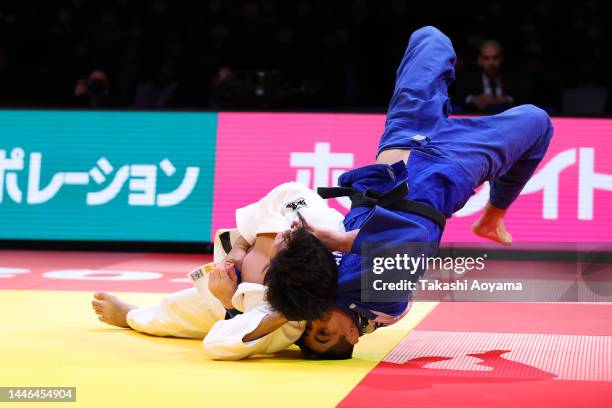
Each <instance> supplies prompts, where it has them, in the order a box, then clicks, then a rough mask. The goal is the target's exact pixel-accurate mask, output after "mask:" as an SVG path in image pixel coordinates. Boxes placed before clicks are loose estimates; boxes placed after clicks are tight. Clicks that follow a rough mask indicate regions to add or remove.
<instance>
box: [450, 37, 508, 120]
mask: <svg viewBox="0 0 612 408" xmlns="http://www.w3.org/2000/svg"><path fill="white" fill-rule="evenodd" d="M477 62H478V66H479V68H480V69H479V70H478V71H474V72H467V73H466V75H465V76H464V78H459V81H458V83H457V88H456V93H455V95H456V97H457V100H456V101H455V102H456V103H457V104H459V105H460V106H462V107H463V108H464V110H465V111H472V112H473V111H476V112H481V113H499V112H501V111H503V110H505V109H507V108H509V107H511V106H513V105H514V104H515V98H514V97H513V96H512V92H513V90H514V86H513V83H512V80H511V79H510V78H509V77H508V76H506V75H502V70H501V67H502V65H503V62H504V54H503V49H502V46H501V44H500V43H499V42H498V41H496V40H487V41H485V42H484V43H483V44H482V46H481V47H480V53H479V55H478V60H477Z"/></svg>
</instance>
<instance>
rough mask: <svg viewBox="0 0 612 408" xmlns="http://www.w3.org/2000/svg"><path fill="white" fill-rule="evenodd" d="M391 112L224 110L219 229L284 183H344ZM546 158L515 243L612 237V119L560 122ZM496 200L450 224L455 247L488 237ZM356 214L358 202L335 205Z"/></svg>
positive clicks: (512, 214) (520, 213)
mask: <svg viewBox="0 0 612 408" xmlns="http://www.w3.org/2000/svg"><path fill="white" fill-rule="evenodd" d="M384 120H385V117H384V115H376V114H307V113H297V114H296V113H219V117H218V127H217V156H216V164H215V187H214V203H213V223H212V231H215V230H216V229H218V228H231V227H234V226H235V224H236V223H235V219H234V210H235V209H236V208H238V207H241V206H244V205H247V204H249V203H251V202H254V201H256V200H258V199H259V198H261V197H262V196H263V195H265V194H266V193H267V192H268V191H269V190H271V189H272V188H273V187H274V186H276V185H278V184H280V183H284V182H287V181H300V182H302V183H304V184H306V185H308V186H309V187H311V188H315V187H323V186H332V185H336V182H337V179H338V177H339V176H340V174H342V172H344V171H346V170H348V169H351V168H354V167H358V166H362V165H366V164H371V163H373V162H374V155H375V152H376V147H377V146H378V139H379V137H380V135H381V133H382V131H383V128H384ZM553 124H554V127H555V136H554V138H553V141H552V144H551V146H550V149H549V151H548V154H547V156H546V158H545V159H544V160H543V162H542V163H541V165H540V167H539V168H538V169H537V171H536V173H535V175H534V177H533V178H532V179H531V181H530V182H529V183H528V185H527V186H526V187H525V189H524V190H523V192H522V194H521V196H520V197H519V199H518V200H517V201H516V202H515V203H514V205H513V206H512V207H511V210H510V211H509V214H508V216H507V222H506V225H507V227H508V229H509V231H510V232H511V233H512V235H513V237H514V241H515V242H608V241H612V120H608V119H573V118H554V119H553ZM487 198H488V185H486V184H485V185H484V186H482V187H481V188H480V189H479V190H478V191H477V194H476V195H474V196H473V197H472V198H471V199H470V201H469V202H468V203H467V204H466V206H465V207H464V208H463V209H462V210H461V211H459V212H458V213H456V214H455V215H454V216H453V218H452V219H451V220H449V222H448V224H447V229H446V232H445V234H444V237H443V241H446V242H474V241H480V240H479V239H478V238H477V237H475V236H473V235H472V233H471V231H470V226H471V224H472V223H473V222H474V220H475V219H476V218H477V216H478V214H479V213H480V212H481V211H482V209H483V207H484V205H485V203H486V201H487ZM331 205H332V206H334V207H335V208H337V209H339V210H341V211H342V212H346V211H347V209H348V206H349V203H348V202H347V201H345V200H343V199H341V200H336V199H333V200H331Z"/></svg>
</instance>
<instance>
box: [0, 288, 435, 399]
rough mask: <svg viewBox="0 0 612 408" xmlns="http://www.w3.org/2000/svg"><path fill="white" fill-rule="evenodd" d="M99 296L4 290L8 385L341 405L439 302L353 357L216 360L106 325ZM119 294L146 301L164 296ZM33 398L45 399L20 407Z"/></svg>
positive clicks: (197, 349) (197, 346)
mask: <svg viewBox="0 0 612 408" xmlns="http://www.w3.org/2000/svg"><path fill="white" fill-rule="evenodd" d="M91 295H92V294H91V293H89V292H62V291H13V290H3V291H0V322H1V324H2V331H1V334H0V367H1V370H0V386H21V387H25V386H40V387H44V386H46V387H52V386H56V387H59V386H65V387H68V386H74V387H77V403H76V404H75V403H54V405H53V406H63V405H66V406H72V407H74V406H83V407H105V408H113V407H124V406H125V407H130V406H132V407H172V406H175V407H196V406H197V407H221V406H225V407H240V406H245V407H247V406H266V405H267V406H280V405H283V406H291V407H297V406H310V407H328V406H334V405H335V404H337V403H338V402H339V401H340V400H341V399H342V398H343V397H344V396H345V395H346V394H347V393H348V392H349V391H351V390H352V389H353V387H354V386H355V385H356V384H357V383H358V382H359V381H360V380H361V379H362V378H363V377H364V376H365V375H366V374H367V373H368V372H369V371H370V370H371V369H372V368H373V367H374V366H375V365H376V363H378V361H380V360H381V359H382V358H383V357H384V356H385V354H387V353H388V352H389V351H390V350H391V349H392V348H393V347H394V346H395V345H396V344H397V343H399V341H400V340H401V339H402V338H403V337H405V336H406V334H407V333H408V332H409V331H410V330H411V329H412V328H413V327H414V326H415V325H416V324H417V323H418V322H419V321H420V320H422V319H423V318H424V317H425V316H426V315H427V314H428V313H429V312H430V311H431V310H432V309H433V308H434V307H435V305H436V304H435V303H416V304H415V305H414V306H413V309H412V310H411V311H410V313H409V314H408V316H406V318H404V319H403V320H402V321H401V322H399V323H398V324H396V325H394V326H391V327H388V328H384V329H380V330H378V331H377V332H375V333H373V334H370V335H367V336H365V337H363V338H362V339H361V341H360V343H359V345H358V346H357V348H356V349H355V358H353V359H352V360H348V361H304V360H301V359H300V352H299V351H298V350H297V349H295V350H286V351H285V352H283V353H281V354H278V355H276V356H275V357H274V358H269V357H267V356H262V357H261V358H259V357H256V358H251V359H249V360H244V361H237V362H219V361H212V360H210V359H208V357H207V356H206V354H205V352H204V350H203V348H202V347H201V341H200V340H184V339H174V338H158V337H152V336H147V335H143V334H140V333H136V332H134V331H131V330H127V329H118V328H113V327H111V326H107V325H104V324H103V323H101V322H99V321H98V320H97V318H96V316H95V314H94V313H93V311H92V310H91V307H90V300H91ZM119 295H120V297H121V298H123V299H125V300H127V301H128V302H130V303H133V304H136V305H142V306H145V305H149V304H153V303H155V302H158V301H159V300H160V299H161V298H162V297H163V296H164V295H163V294H144V293H121V294H119ZM4 405H6V404H0V406H4ZM29 405H32V406H40V403H32V404H30V403H20V404H19V405H18V406H19V407H26V406H29Z"/></svg>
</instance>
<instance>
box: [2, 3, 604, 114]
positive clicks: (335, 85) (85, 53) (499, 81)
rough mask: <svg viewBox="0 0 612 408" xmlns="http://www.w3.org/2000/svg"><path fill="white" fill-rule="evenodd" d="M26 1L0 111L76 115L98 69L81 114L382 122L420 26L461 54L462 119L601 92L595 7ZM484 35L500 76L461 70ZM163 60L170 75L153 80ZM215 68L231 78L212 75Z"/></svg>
mask: <svg viewBox="0 0 612 408" xmlns="http://www.w3.org/2000/svg"><path fill="white" fill-rule="evenodd" d="M31 3H32V2H4V3H3V6H2V7H0V35H1V38H2V44H0V104H2V105H3V106H38V107H44V106H54V107H58V106H71V105H74V104H75V92H74V79H75V78H78V77H79V75H82V73H84V72H89V71H88V70H89V69H90V68H91V67H104V75H103V76H105V77H106V79H104V80H103V81H102V83H99V84H98V85H103V86H101V87H100V90H97V91H96V89H95V86H93V87H91V89H88V87H89V86H88V85H87V83H86V82H88V80H87V79H84V80H83V81H80V83H79V84H78V86H77V87H76V88H78V92H77V94H78V95H79V96H78V97H77V101H78V103H79V104H80V105H82V106H89V107H91V106H93V107H97V106H112V107H115V108H121V107H128V106H133V105H136V106H139V107H141V108H166V107H180V106H189V107H194V108H211V107H212V108H215V107H218V106H220V105H219V102H222V105H223V106H227V107H230V108H232V107H234V108H240V109H275V110H278V109H280V110H295V109H314V110H336V109H346V108H348V107H350V108H351V109H353V108H357V109H368V110H380V111H382V110H384V109H385V107H386V106H387V104H388V103H389V99H390V97H391V92H392V90H393V84H394V79H395V72H396V69H397V65H398V64H399V62H400V61H401V58H402V55H403V53H404V50H405V48H406V42H407V39H408V38H409V36H410V34H411V33H412V32H413V31H414V30H415V29H417V28H419V27H420V26H423V25H427V24H433V25H435V26H437V27H438V28H440V29H441V30H442V31H444V32H445V33H447V34H448V35H449V36H450V38H451V39H452V41H453V44H454V46H455V48H456V50H457V53H458V54H460V56H461V54H463V56H464V59H463V62H464V66H463V72H462V67H461V66H460V64H459V62H458V64H457V82H456V83H455V85H454V88H455V89H453V90H452V91H453V93H452V95H453V98H452V101H453V103H458V105H459V106H458V107H459V108H461V109H463V110H465V109H466V108H467V110H472V111H482V112H485V113H489V112H491V113H493V112H497V111H499V110H503V109H505V108H507V107H508V106H511V105H512V103H514V104H517V103H534V104H537V105H538V106H540V107H542V108H544V109H546V110H548V111H549V112H558V111H561V108H562V106H561V105H562V97H561V93H562V90H564V89H565V90H566V98H565V99H566V103H565V105H566V106H565V111H566V112H569V111H576V112H578V111H581V112H582V111H589V112H596V111H600V110H601V104H602V103H601V102H600V100H601V99H605V96H606V95H605V94H606V93H609V87H610V85H611V81H610V78H609V75H608V74H607V71H606V67H608V66H609V65H610V59H611V58H612V57H611V55H612V54H611V53H609V52H607V48H606V46H607V44H608V43H609V40H608V37H609V36H610V28H609V24H606V22H607V20H606V18H607V17H606V16H608V15H610V2H604V1H601V0H587V1H586V2H573V3H571V4H568V5H567V6H563V7H562V6H559V5H558V4H557V3H554V2H552V1H551V0H531V1H530V2H529V4H525V5H523V6H521V7H516V5H514V4H513V3H511V2H504V1H502V0H475V1H473V2H454V3H453V2H451V3H449V2H445V3H444V7H439V3H440V2H410V3H408V2H407V1H406V0H393V1H380V0H337V1H333V2H330V1H323V0H296V1H293V2H287V1H283V0H235V1H231V2H230V1H227V0H202V1H187V2H177V1H170V0H153V1H150V2H142V1H136V0H111V1H96V0H88V1H84V0H66V1H60V2H37V3H36V4H33V3H32V4H31ZM440 4H441V3H440ZM459 15H460V16H461V18H457V16H459ZM491 37H495V38H499V39H501V40H503V41H502V43H503V45H504V52H503V54H505V56H506V57H507V60H508V62H512V64H511V65H512V66H511V68H512V69H511V70H508V69H505V68H506V65H505V64H504V62H503V60H504V56H503V55H502V52H501V46H499V43H496V42H493V41H489V42H488V44H487V47H483V50H482V52H481V53H480V54H482V55H480V57H479V58H478V64H477V59H476V58H473V60H474V61H473V63H471V62H472V61H470V60H471V58H469V57H470V53H474V56H476V55H478V53H479V51H480V49H479V47H480V46H481V45H482V43H483V41H484V39H486V38H491ZM583 50H588V53H586V54H584V55H583V56H578V55H577V52H583ZM167 60H170V61H172V62H173V65H174V66H173V67H169V66H170V65H172V64H168V67H165V68H163V69H161V70H159V71H158V67H159V65H160V62H163V61H167ZM583 61H586V62H587V63H588V62H591V63H593V64H596V68H597V69H596V70H594V71H592V72H591V73H590V74H588V78H589V79H592V80H591V81H590V82H591V83H585V81H584V79H580V78H577V74H580V75H584V74H583V71H582V70H581V67H580V66H581V64H582V63H583ZM224 64H226V65H227V66H229V67H231V71H232V75H229V76H226V75H224V74H223V73H221V74H222V75H221V77H218V74H219V72H218V69H219V67H220V66H222V65H224ZM151 68H152V69H154V70H155V72H150V69H151ZM165 70H167V72H166V73H163V72H162V71H165ZM510 74H516V75H517V78H519V76H518V75H519V74H520V80H517V81H512V78H511V77H510ZM96 75H97V74H96ZM483 76H484V78H483ZM224 77H225V78H224ZM591 77H592V78H591ZM109 79H110V80H112V83H111V81H109ZM109 84H110V86H109ZM92 85H95V83H94V84H92ZM594 88H597V89H594ZM455 91H457V92H455ZM96 92H98V94H97V95H95V93H96ZM469 95H472V98H470V102H471V103H470V104H469V105H467V106H466V104H465V102H466V99H467V98H468V96H469ZM585 98H586V99H585ZM512 99H513V100H512ZM607 99H608V106H607V109H610V108H611V107H612V106H610V99H611V98H610V97H607ZM585 100H586V102H585V103H581V102H580V103H579V102H578V101H585ZM572 103H574V104H578V106H575V107H573V106H571V104H572ZM590 103H593V104H594V105H595V106H590V105H589V104H590ZM455 111H456V112H459V111H460V110H459V109H455Z"/></svg>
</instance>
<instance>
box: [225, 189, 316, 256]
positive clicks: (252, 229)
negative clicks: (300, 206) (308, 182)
mask: <svg viewBox="0 0 612 408" xmlns="http://www.w3.org/2000/svg"><path fill="white" fill-rule="evenodd" d="M305 189H306V190H307V189H308V188H307V187H306V186H304V185H303V184H300V183H296V182H291V183H283V184H281V185H279V186H277V187H275V188H274V189H272V191H270V192H269V193H268V194H266V195H265V197H263V198H262V199H261V200H259V201H257V202H256V203H253V204H250V205H247V206H246V207H242V208H239V209H237V210H236V227H237V228H238V231H239V232H240V235H242V237H243V238H244V239H246V240H247V242H248V243H249V244H251V245H253V243H254V242H255V238H256V237H257V230H258V229H259V227H260V225H261V224H263V223H266V224H270V223H280V224H282V225H283V226H284V225H285V224H287V221H286V220H285V219H284V217H283V215H282V211H281V210H282V207H283V205H284V203H285V202H286V201H287V199H288V198H289V197H291V196H293V195H296V194H298V195H299V194H300V192H301V191H304V190H305ZM282 229H283V228H282V227H281V228H280V230H282Z"/></svg>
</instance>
